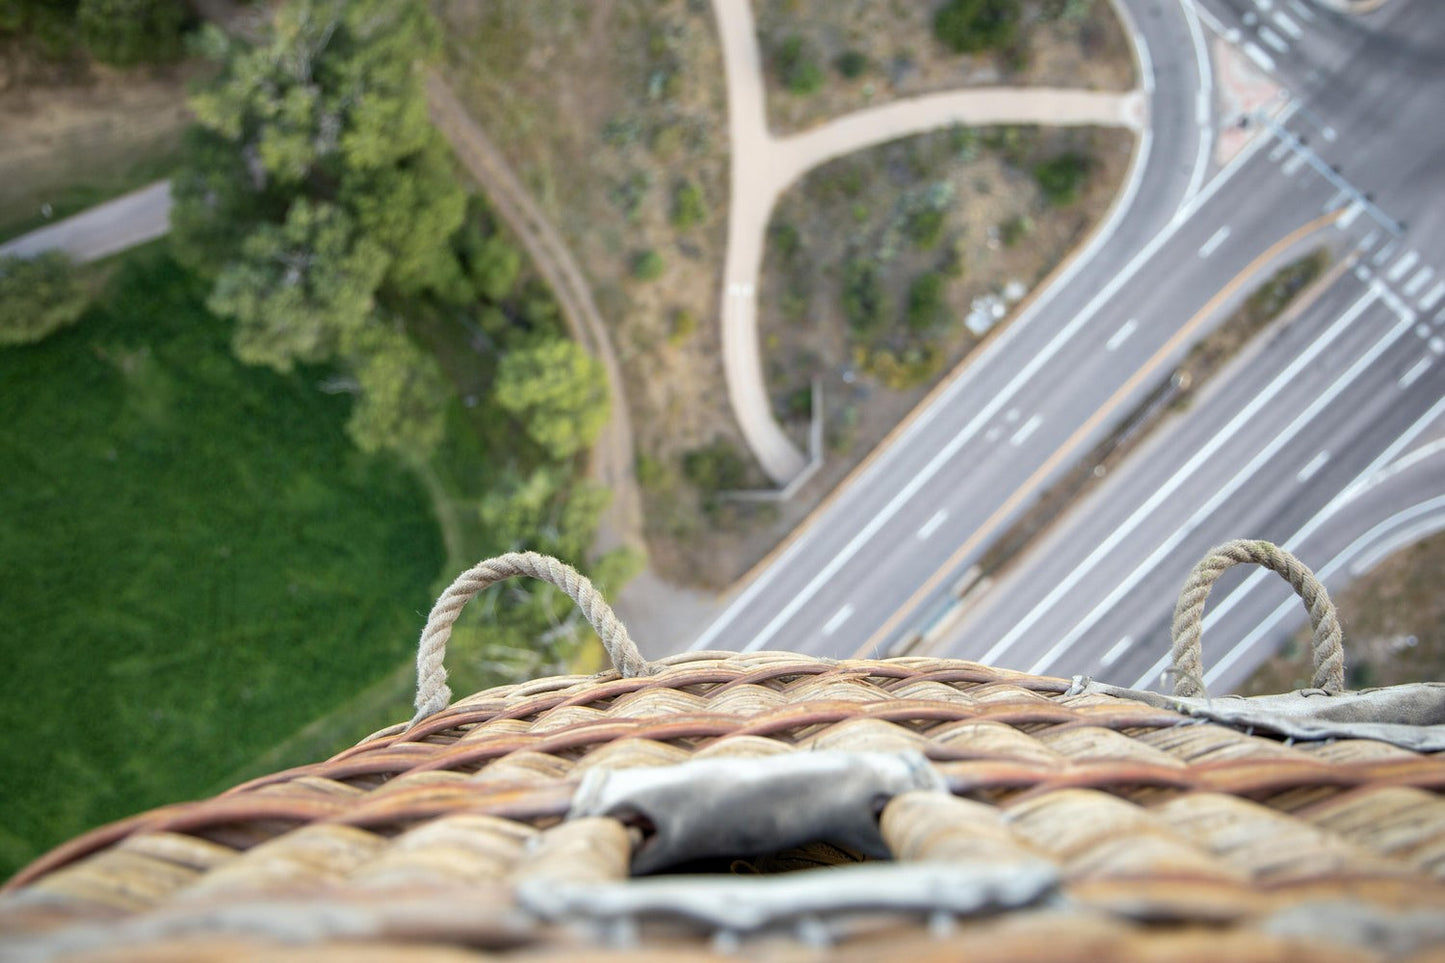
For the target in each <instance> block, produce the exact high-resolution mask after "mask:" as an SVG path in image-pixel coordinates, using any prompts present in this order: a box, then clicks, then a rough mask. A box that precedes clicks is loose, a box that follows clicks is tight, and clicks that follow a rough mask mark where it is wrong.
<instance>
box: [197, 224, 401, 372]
mask: <svg viewBox="0 0 1445 963" xmlns="http://www.w3.org/2000/svg"><path fill="white" fill-rule="evenodd" d="M386 264H387V259H386V254H385V252H384V251H383V250H382V249H381V247H380V246H379V245H377V244H376V242H375V241H373V240H371V239H370V238H368V237H365V236H364V235H360V234H359V233H358V232H357V231H356V227H355V223H354V222H353V221H352V219H351V218H350V217H349V216H348V215H347V214H346V212H345V211H343V210H341V209H340V208H338V207H336V206H335V205H333V204H325V203H312V202H311V201H307V200H305V199H300V200H297V201H296V203H295V204H293V205H292V207H291V212H290V214H289V215H288V216H287V218H286V222H285V223H284V224H281V225H273V224H263V225H262V226H261V227H259V228H257V229H256V230H255V231H254V232H253V233H252V234H251V235H250V236H249V237H247V238H246V239H245V242H244V243H243V244H242V246H241V252H240V255H239V256H238V257H237V258H236V259H235V260H233V261H232V262H231V263H229V264H228V265H227V266H226V267H225V269H224V270H222V271H221V273H220V275H219V276H217V278H216V284H215V287H214V289H213V290H212V292H211V297H210V299H209V300H208V301H207V307H209V308H210V309H211V310H212V311H215V312H216V313H217V314H221V315H225V316H228V317H232V318H235V320H236V332H235V335H234V340H233V341H232V346H233V348H234V349H235V352H236V357H238V358H240V359H241V360H242V361H244V362H246V363H247V364H264V365H269V366H270V367H272V368H275V369H276V370H278V371H289V370H291V366H292V364H293V363H295V362H296V361H303V362H319V361H325V360H327V359H328V358H331V357H332V356H334V355H335V353H336V351H337V349H338V348H339V347H340V346H341V344H342V341H343V339H344V338H347V337H352V336H355V335H356V334H357V333H358V332H359V331H360V330H361V329H362V328H363V327H364V326H365V325H366V324H367V323H368V321H369V320H370V315H371V308H372V303H373V299H372V295H373V292H375V290H376V286H377V284H378V282H379V281H380V280H381V275H382V273H383V272H384V271H385V270H386Z"/></svg>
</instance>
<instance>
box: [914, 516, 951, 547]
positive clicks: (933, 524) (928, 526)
mask: <svg viewBox="0 0 1445 963" xmlns="http://www.w3.org/2000/svg"><path fill="white" fill-rule="evenodd" d="M947 517H948V510H947V509H946V508H940V509H939V510H938V511H936V512H934V513H933V517H932V518H930V519H929V520H928V521H926V522H924V523H923V527H922V528H920V529H919V530H918V540H919V541H920V542H921V541H924V540H925V539H927V538H928V536H930V535H932V534H933V533H934V532H936V531H938V526H940V525H942V524H943V520H944V519H945V518H947Z"/></svg>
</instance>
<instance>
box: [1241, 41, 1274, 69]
mask: <svg viewBox="0 0 1445 963" xmlns="http://www.w3.org/2000/svg"><path fill="white" fill-rule="evenodd" d="M1244 55H1245V56H1246V57H1248V58H1249V59H1250V60H1253V61H1254V62H1255V63H1257V64H1259V66H1260V67H1261V68H1263V70H1264V71H1265V72H1266V73H1274V58H1273V57H1271V56H1270V55H1269V54H1267V53H1265V52H1264V51H1263V50H1260V49H1259V46H1258V45H1257V44H1253V43H1250V42H1249V41H1247V40H1246V41H1245V42H1244Z"/></svg>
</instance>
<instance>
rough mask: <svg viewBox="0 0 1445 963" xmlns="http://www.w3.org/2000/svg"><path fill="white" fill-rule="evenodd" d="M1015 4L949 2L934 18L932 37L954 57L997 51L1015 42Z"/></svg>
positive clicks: (967, 0) (1006, 1)
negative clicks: (957, 54) (959, 54)
mask: <svg viewBox="0 0 1445 963" xmlns="http://www.w3.org/2000/svg"><path fill="white" fill-rule="evenodd" d="M1018 20H1019V2H1018V0H949V2H948V3H945V4H944V5H943V6H942V7H940V8H939V9H938V12H937V13H936V14H934V17H933V35H934V36H935V37H937V38H938V40H939V42H940V43H942V44H943V45H944V46H946V47H948V49H950V50H952V51H953V52H954V53H981V52H982V51H985V50H999V49H1002V48H1004V47H1007V46H1008V45H1009V44H1011V43H1012V42H1013V40H1014V36H1015V34H1016V33H1017V28H1018Z"/></svg>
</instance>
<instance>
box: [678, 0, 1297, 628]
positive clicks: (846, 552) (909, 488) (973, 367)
mask: <svg viewBox="0 0 1445 963" xmlns="http://www.w3.org/2000/svg"><path fill="white" fill-rule="evenodd" d="M1181 5H1182V7H1183V8H1184V11H1185V19H1186V20H1187V21H1188V23H1189V29H1190V34H1191V36H1192V37H1193V42H1194V47H1195V51H1196V54H1197V55H1198V56H1196V58H1195V59H1196V63H1197V66H1198V69H1199V73H1200V78H1201V82H1202V85H1203V86H1206V87H1207V86H1208V85H1209V83H1208V82H1209V78H1210V72H1209V58H1208V55H1207V52H1206V50H1205V46H1204V38H1203V33H1202V31H1200V29H1199V24H1198V22H1197V19H1195V18H1193V17H1192V16H1191V15H1190V11H1191V10H1192V7H1191V6H1190V4H1189V3H1188V2H1187V0H1181ZM1298 108H1299V105H1298V104H1297V103H1296V102H1294V101H1292V100H1291V101H1286V102H1285V104H1284V106H1283V108H1282V110H1281V111H1280V114H1279V116H1278V118H1277V119H1276V123H1281V124H1282V123H1285V122H1286V121H1288V120H1289V118H1290V117H1292V116H1294V113H1295V111H1296V110H1298ZM1271 136H1275V135H1273V134H1271ZM1151 137H1152V130H1151V129H1150V128H1148V127H1145V128H1144V131H1143V134H1142V135H1141V138H1140V143H1139V147H1138V148H1137V153H1136V155H1135V156H1136V158H1137V159H1136V160H1135V161H1133V162H1132V163H1131V166H1130V174H1129V181H1128V183H1127V185H1126V186H1125V188H1124V196H1123V197H1122V198H1120V199H1119V200H1118V202H1117V203H1116V205H1114V206H1113V207H1112V208H1111V210H1112V212H1113V213H1111V214H1110V215H1109V220H1108V222H1107V223H1106V224H1105V225H1104V227H1103V228H1102V229H1101V230H1100V231H1099V233H1098V234H1095V235H1094V236H1093V237H1092V239H1091V240H1090V241H1089V243H1088V245H1087V246H1086V247H1085V249H1084V251H1083V252H1082V253H1081V254H1080V255H1078V256H1077V257H1075V258H1072V259H1070V261H1069V263H1068V265H1067V266H1066V267H1065V268H1064V269H1063V271H1062V273H1060V274H1059V275H1058V277H1056V278H1054V279H1053V282H1052V283H1051V284H1049V286H1048V287H1047V288H1046V289H1044V290H1043V291H1042V292H1041V293H1040V294H1039V297H1038V299H1037V300H1035V301H1033V302H1032V303H1031V304H1030V305H1029V306H1028V308H1026V309H1025V310H1024V311H1023V312H1021V313H1020V315H1019V316H1018V317H1017V318H1016V319H1015V320H1014V321H1013V323H1012V324H1010V325H1008V327H1007V328H1006V329H1005V330H1004V332H1003V334H1002V335H1001V336H1000V337H998V338H997V339H995V340H993V341H991V342H990V343H989V344H988V346H987V347H986V348H985V349H984V351H983V353H982V354H981V355H980V356H979V357H978V359H977V360H975V361H973V362H972V363H971V364H970V366H969V369H968V372H966V373H965V374H964V375H962V376H961V377H958V378H954V379H952V380H951V381H949V382H948V383H947V386H946V387H945V388H944V389H943V390H942V391H941V392H940V393H939V394H938V395H937V396H936V397H933V398H932V400H930V401H927V402H926V403H927V404H928V405H929V407H928V408H927V409H926V410H925V411H923V412H922V413H921V414H920V415H919V416H918V417H916V418H913V419H912V420H911V421H910V422H909V423H908V426H907V428H905V429H904V430H903V432H902V433H901V434H899V435H898V436H897V438H894V439H892V441H891V442H890V444H891V445H892V446H895V447H896V446H899V445H902V444H903V443H904V442H906V441H907V440H909V439H912V438H914V437H916V436H917V434H918V433H919V432H921V431H922V430H923V429H924V427H925V426H926V425H927V424H929V423H930V422H931V421H932V420H933V418H935V417H936V416H937V414H938V413H939V412H940V411H942V410H943V409H944V408H945V407H946V405H947V403H948V402H949V401H951V400H952V399H953V398H954V397H956V396H957V395H958V394H959V393H960V392H962V391H963V390H964V389H965V388H966V387H968V386H969V385H971V384H972V383H973V380H974V379H973V378H972V377H971V374H972V372H976V371H978V370H980V369H982V368H983V367H985V366H986V364H987V363H988V362H989V361H991V360H992V359H994V358H995V357H997V356H998V354H999V353H1001V352H1002V351H1003V349H1004V347H1005V346H1006V345H1008V344H1011V343H1012V341H1013V339H1014V338H1016V337H1018V336H1019V335H1020V332H1022V331H1023V330H1024V328H1025V327H1026V326H1027V322H1028V321H1030V320H1031V319H1032V318H1034V317H1036V316H1037V314H1038V313H1039V312H1040V311H1042V310H1043V309H1044V308H1045V307H1046V306H1047V305H1049V304H1051V303H1052V302H1053V301H1054V299H1055V298H1056V297H1057V296H1058V294H1059V292H1060V291H1062V290H1064V289H1065V288H1066V287H1067V286H1068V284H1069V283H1070V282H1072V281H1073V279H1074V277H1075V276H1077V275H1078V273H1079V272H1080V271H1082V270H1084V269H1085V268H1086V267H1087V266H1088V265H1089V264H1090V263H1091V261H1092V259H1093V257H1094V255H1095V254H1096V253H1097V249H1099V248H1102V246H1103V245H1105V244H1107V242H1108V241H1109V239H1110V238H1111V237H1112V236H1113V235H1114V233H1115V232H1116V230H1117V228H1118V224H1119V218H1120V217H1122V215H1123V213H1124V212H1126V211H1128V210H1130V209H1131V208H1132V206H1133V203H1134V200H1135V197H1136V195H1137V194H1138V192H1139V185H1140V183H1141V181H1142V179H1143V173H1142V172H1143V168H1144V167H1145V166H1146V165H1147V163H1148V160H1149V150H1150V148H1149V145H1150V141H1151ZM1269 139H1270V138H1269V137H1256V138H1254V139H1252V140H1251V141H1250V142H1249V143H1248V144H1247V145H1246V146H1245V148H1244V149H1243V150H1241V151H1240V152H1239V153H1238V154H1236V155H1235V156H1234V159H1233V160H1231V161H1230V162H1229V163H1228V164H1226V165H1225V166H1224V169H1223V170H1221V171H1220V172H1219V173H1217V174H1216V175H1215V176H1214V177H1213V178H1211V179H1210V181H1209V183H1208V184H1204V185H1203V187H1202V189H1198V190H1196V187H1195V182H1196V181H1199V180H1201V179H1202V178H1203V176H1204V170H1205V168H1206V167H1207V166H1208V164H1207V161H1208V153H1209V146H1210V145H1209V143H1208V141H1207V140H1201V142H1200V149H1199V154H1198V156H1197V157H1196V159H1195V166H1194V173H1193V174H1192V175H1191V179H1190V187H1189V189H1188V190H1187V191H1186V192H1185V196H1184V200H1183V202H1182V203H1181V205H1180V207H1179V209H1178V210H1177V211H1175V213H1174V216H1173V217H1171V218H1170V220H1169V223H1168V224H1166V225H1165V226H1164V227H1163V229H1161V230H1159V231H1158V232H1156V233H1155V234H1154V236H1153V237H1151V238H1150V239H1149V240H1148V242H1146V243H1145V245H1144V246H1143V247H1142V248H1140V249H1139V250H1138V251H1136V252H1135V253H1134V255H1133V257H1131V258H1130V259H1129V261H1128V263H1127V264H1125V265H1124V267H1123V268H1122V269H1121V270H1119V271H1117V272H1115V273H1114V275H1113V276H1112V277H1110V279H1109V281H1108V283H1106V284H1105V285H1104V287H1103V288H1102V289H1101V290H1100V291H1099V292H1098V293H1096V294H1095V295H1094V296H1093V297H1092V298H1090V299H1089V301H1088V302H1087V303H1086V304H1085V305H1084V307H1083V308H1082V309H1081V310H1080V311H1079V312H1078V313H1077V314H1075V315H1074V316H1073V317H1072V318H1071V319H1070V320H1069V322H1068V323H1067V324H1065V325H1064V327H1063V328H1061V329H1060V330H1059V331H1058V332H1056V333H1055V334H1054V336H1053V337H1052V338H1050V339H1049V341H1048V343H1047V344H1045V345H1044V347H1043V349H1042V350H1040V351H1039V352H1037V353H1035V354H1034V355H1033V357H1032V358H1030V359H1029V362H1028V363H1027V364H1026V365H1024V367H1023V368H1022V369H1020V370H1019V371H1018V373H1017V374H1015V375H1014V377H1013V378H1012V379H1011V380H1010V381H1009V382H1008V384H1006V385H1005V386H1004V387H1003V389H1002V390H1001V391H1000V392H999V393H998V394H997V395H995V396H994V398H993V400H992V401H990V402H989V403H988V404H986V405H984V406H983V407H982V408H981V409H980V410H979V412H978V414H976V415H975V416H974V418H973V419H972V420H971V421H970V422H969V423H968V424H966V425H965V426H964V427H963V429H962V430H961V431H960V432H959V433H958V434H957V435H955V436H954V438H953V439H952V440H950V441H949V442H948V444H946V445H945V446H944V447H943V448H942V449H941V450H939V452H938V453H937V454H936V455H934V457H933V459H932V460H930V461H929V462H928V464H927V465H925V466H924V468H923V470H922V471H921V472H920V473H919V474H917V475H915V476H914V477H913V478H912V479H910V480H909V483H908V484H907V485H906V486H904V488H903V489H902V490H900V491H898V492H897V493H896V494H895V495H894V496H893V498H892V499H891V500H889V502H888V503H887V504H885V505H884V506H883V508H882V509H881V510H880V511H879V512H878V513H877V514H876V515H874V516H873V517H872V518H871V519H870V520H869V522H868V525H867V526H865V528H864V529H863V530H862V531H860V532H859V533H858V534H857V535H855V536H854V537H853V538H852V539H851V540H850V541H849V542H848V544H847V545H845V546H844V547H843V549H842V551H841V552H839V553H838V554H837V555H835V556H834V557H833V558H832V559H830V560H829V562H828V564H827V565H826V566H824V568H823V570H822V571H821V572H819V573H818V574H817V575H816V576H814V578H813V580H812V581H811V582H809V583H808V584H807V585H805V586H803V588H802V590H801V591H799V592H798V593H797V594H796V595H794V596H793V598H792V599H791V600H790V602H789V604H788V606H787V607H786V609H785V612H786V617H784V616H783V613H780V616H779V617H778V618H774V619H773V620H772V622H770V623H769V624H768V626H767V627H765V630H764V633H763V634H762V635H760V636H759V637H758V638H756V639H754V640H753V642H752V643H750V646H751V647H750V648H747V649H746V650H745V651H749V652H751V651H755V650H756V649H758V648H761V647H762V646H763V645H765V644H766V643H767V641H768V639H770V638H771V637H772V635H773V634H774V633H776V631H777V630H778V628H779V627H781V625H782V624H783V623H784V622H786V621H787V618H791V617H792V615H793V614H794V613H796V612H797V610H798V609H799V608H801V607H802V606H803V605H804V604H805V603H806V602H807V601H808V600H809V599H810V598H812V596H813V595H814V594H815V593H816V592H817V590H818V589H819V588H820V587H821V586H822V585H824V584H826V583H827V581H828V580H829V579H831V578H832V577H833V575H835V574H836V573H837V572H838V570H839V569H841V568H842V567H843V565H845V564H846V563H847V562H848V561H849V560H850V559H851V558H852V557H853V555H855V554H856V553H857V552H858V550H859V549H860V548H862V546H863V545H864V544H865V543H866V542H867V541H868V540H869V539H870V538H872V537H873V536H874V535H875V534H877V532H878V531H879V530H880V529H881V528H882V527H883V526H884V525H886V524H887V523H888V522H889V521H890V520H891V519H892V517H893V516H894V515H895V514H897V513H898V511H899V509H900V508H902V507H903V505H904V504H906V503H907V502H908V500H909V499H910V498H912V497H913V495H914V494H915V493H916V492H917V491H918V490H919V489H920V488H922V487H923V485H925V484H926V483H927V482H928V481H929V480H930V479H931V478H932V477H933V476H934V475H935V474H937V473H938V471H939V470H940V469H941V468H942V467H943V465H944V464H946V463H947V462H948V461H949V459H951V458H952V457H953V455H954V454H956V453H957V452H958V451H959V449H960V448H962V447H963V445H964V444H966V443H967V442H968V441H969V440H970V439H972V438H973V437H974V436H975V435H977V434H978V432H979V431H980V430H981V429H982V426H983V425H984V424H986V423H987V422H988V421H989V420H990V419H991V418H993V416H994V415H996V414H997V413H998V411H999V409H1000V408H1002V407H1003V405H1005V404H1006V403H1007V402H1008V400H1009V399H1010V398H1012V397H1013V395H1014V394H1016V393H1017V392H1018V390H1019V389H1020V388H1021V387H1022V386H1023V385H1024V384H1026V383H1027V382H1028V381H1029V380H1030V379H1032V378H1033V376H1034V375H1035V374H1037V373H1038V371H1039V370H1040V369H1041V368H1043V366H1044V365H1045V364H1047V363H1048V362H1049V361H1050V360H1052V358H1053V357H1054V355H1056V354H1058V352H1059V351H1060V350H1062V348H1063V346H1064V345H1065V344H1067V343H1068V342H1069V341H1070V340H1071V339H1072V338H1073V337H1074V335H1075V334H1076V333H1077V332H1078V331H1079V329H1080V328H1082V327H1083V326H1084V325H1085V324H1087V323H1088V322H1089V321H1090V320H1092V319H1093V317H1094V315H1095V314H1097V313H1098V311H1099V308H1101V307H1102V306H1103V305H1104V304H1106V303H1108V301H1109V300H1110V299H1111V298H1113V297H1114V295H1115V294H1116V293H1117V292H1118V290H1119V289H1120V288H1122V287H1123V286H1124V285H1125V284H1127V283H1128V282H1129V281H1130V280H1131V279H1132V278H1133V277H1134V276H1135V275H1136V274H1137V273H1138V272H1139V269H1140V267H1142V266H1143V265H1144V264H1146V263H1148V262H1149V260H1150V259H1152V258H1153V257H1154V255H1155V254H1157V253H1158V252H1159V250H1160V248H1162V247H1164V245H1165V244H1167V243H1169V241H1170V240H1172V239H1173V238H1174V236H1175V235H1176V234H1177V233H1178V232H1179V230H1180V229H1181V228H1182V227H1183V226H1184V225H1185V224H1186V223H1188V221H1189V219H1190V218H1191V217H1193V216H1194V214H1195V212H1197V211H1198V210H1199V209H1200V208H1202V207H1203V206H1204V205H1205V204H1207V203H1208V202H1209V200H1210V198H1212V197H1214V195H1215V194H1216V193H1218V192H1219V190H1220V189H1221V188H1222V187H1224V185H1226V184H1228V183H1229V182H1230V181H1231V180H1232V179H1233V178H1234V175H1235V174H1236V173H1238V172H1239V170H1240V169H1241V168H1243V167H1244V165H1245V164H1247V163H1248V162H1249V161H1250V159H1252V158H1253V157H1254V155H1255V153H1256V152H1257V151H1258V150H1259V149H1260V148H1261V147H1263V146H1264V145H1265V144H1266V143H1267V142H1268V141H1269ZM890 438H891V436H890ZM885 461H886V453H885V456H884V457H883V458H880V459H879V461H878V462H875V463H873V464H872V465H869V466H868V467H867V468H865V469H864V472H865V473H867V472H871V471H876V470H877V466H878V465H881V464H883V463H884V462H885ZM866 464H867V462H865V465H866ZM863 477H865V476H864V475H861V474H860V475H858V476H857V478H856V479H855V478H854V476H853V475H851V474H850V475H849V476H848V478H847V479H845V480H844V484H850V483H852V482H854V481H861V480H862V478H863ZM808 535H809V533H807V532H804V533H803V534H801V535H800V536H799V537H797V538H796V539H792V538H790V539H788V540H787V543H786V547H784V548H783V549H782V550H781V551H779V552H778V554H777V555H776V556H773V557H772V558H771V560H765V565H763V566H755V567H754V568H753V569H751V570H750V571H749V573H748V575H745V576H744V578H743V579H742V580H741V581H743V582H745V583H746V584H745V585H744V587H743V589H742V591H741V592H739V593H738V595H737V596H736V598H734V599H733V600H732V601H731V602H730V603H729V604H728V606H727V608H726V609H724V610H723V612H722V614H721V615H719V616H718V617H717V618H716V619H714V620H713V621H712V622H711V623H710V624H709V625H708V626H707V628H705V629H703V631H702V634H701V635H699V636H698V637H697V638H696V639H694V640H693V642H692V644H691V645H690V646H689V647H688V648H689V650H690V651H699V650H702V649H706V648H707V647H708V646H709V645H710V644H711V643H712V642H713V640H714V639H716V638H717V637H718V636H719V635H721V634H722V633H723V632H724V631H725V630H726V629H727V628H728V626H730V625H732V623H733V622H734V621H735V620H736V619H737V617H738V616H739V615H740V614H741V613H743V612H745V611H748V610H750V608H751V606H752V603H753V600H754V599H756V598H757V597H758V595H759V594H761V593H762V592H763V591H764V590H765V589H766V588H767V587H768V585H769V584H771V583H772V581H773V579H775V578H776V577H777V575H778V573H781V572H782V571H784V570H785V568H786V566H785V565H784V563H785V562H787V561H791V560H793V559H796V558H797V557H798V556H799V555H800V554H802V552H803V550H804V546H805V545H807V544H808V543H809V541H810V539H809V537H808ZM754 572H756V573H757V574H756V576H754V575H753V573H754Z"/></svg>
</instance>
